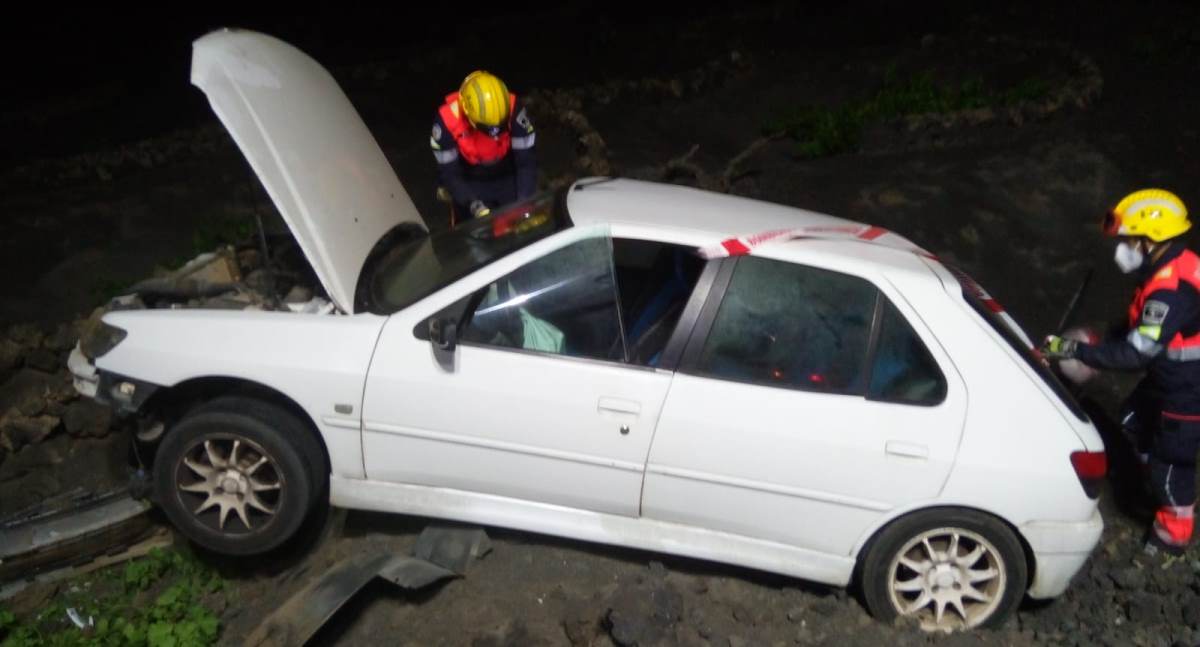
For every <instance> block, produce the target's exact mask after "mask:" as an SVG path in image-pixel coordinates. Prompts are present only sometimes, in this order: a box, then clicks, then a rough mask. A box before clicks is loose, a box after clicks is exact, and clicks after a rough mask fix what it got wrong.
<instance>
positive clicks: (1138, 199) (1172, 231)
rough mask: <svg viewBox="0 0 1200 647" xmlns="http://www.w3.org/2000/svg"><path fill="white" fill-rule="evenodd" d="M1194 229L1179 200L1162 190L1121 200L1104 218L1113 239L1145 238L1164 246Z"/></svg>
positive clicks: (1142, 193) (1138, 193)
mask: <svg viewBox="0 0 1200 647" xmlns="http://www.w3.org/2000/svg"><path fill="white" fill-rule="evenodd" d="M1191 228H1192V222H1191V221H1190V220H1188V217H1187V207H1185V206H1183V201H1182V200H1180V199H1179V196H1177V195H1175V194H1174V193H1171V192H1170V191H1164V190H1162V189H1142V190H1141V191H1134V192H1133V193H1130V194H1129V195H1127V196H1125V197H1124V198H1121V201H1120V202H1118V203H1117V206H1115V207H1113V210H1112V211H1110V212H1108V213H1107V214H1105V216H1104V233H1106V234H1108V235H1110V236H1145V237H1146V238H1149V239H1150V240H1152V241H1154V242H1156V243H1161V242H1162V241H1164V240H1167V239H1169V238H1174V237H1176V236H1179V235H1181V234H1183V233H1184V232H1186V231H1187V230H1189V229H1191Z"/></svg>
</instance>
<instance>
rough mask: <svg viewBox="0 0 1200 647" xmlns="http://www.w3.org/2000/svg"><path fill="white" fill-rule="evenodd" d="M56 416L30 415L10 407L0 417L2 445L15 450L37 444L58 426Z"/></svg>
mask: <svg viewBox="0 0 1200 647" xmlns="http://www.w3.org/2000/svg"><path fill="white" fill-rule="evenodd" d="M58 423H59V420H58V418H55V417H54V416H36V417H30V416H25V415H23V414H21V412H20V411H18V410H17V409H9V410H8V412H7V413H5V414H4V416H3V417H0V445H2V446H3V447H4V448H5V449H6V450H8V451H9V452H15V451H18V450H19V449H21V448H22V447H25V446H26V445H36V444H38V443H40V442H42V441H43V440H45V439H46V437H47V436H49V435H50V434H51V433H53V432H54V429H55V428H56V427H58Z"/></svg>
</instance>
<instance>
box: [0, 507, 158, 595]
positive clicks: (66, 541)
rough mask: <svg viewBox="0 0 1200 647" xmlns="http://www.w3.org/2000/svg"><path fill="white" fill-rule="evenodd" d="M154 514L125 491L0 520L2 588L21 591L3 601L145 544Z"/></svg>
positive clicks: (9, 592)
mask: <svg viewBox="0 0 1200 647" xmlns="http://www.w3.org/2000/svg"><path fill="white" fill-rule="evenodd" d="M149 509H150V504H149V503H147V502H145V501H137V500H134V499H133V498H131V497H129V495H128V494H126V492H125V491H124V489H121V490H115V491H112V492H107V493H104V494H99V495H96V494H89V493H87V492H85V491H83V490H82V489H76V490H72V491H71V492H68V493H66V494H63V495H59V496H56V497H52V498H50V499H48V500H46V501H44V502H42V503H40V504H38V505H37V506H34V507H33V508H30V509H27V510H23V511H21V512H19V513H17V514H14V515H12V516H10V517H7V518H5V519H2V520H0V584H5V583H16V584H17V585H18V586H11V585H8V586H4V588H2V589H0V599H3V598H4V597H7V596H8V595H12V594H13V593H15V592H16V591H17V590H20V589H21V588H24V586H23V585H21V584H22V582H24V581H25V580H30V579H32V578H34V577H35V576H37V575H39V574H42V573H46V572H49V571H53V570H56V569H61V568H64V567H68V566H71V565H74V564H80V563H83V562H86V561H88V560H89V558H91V557H94V556H101V555H106V554H111V553H112V552H113V549H114V548H119V547H121V546H129V545H132V544H134V543H136V542H138V541H141V540H142V539H144V538H145V537H146V536H147V535H148V534H149V532H150V530H151V529H152V524H151V522H150V520H149V519H148V518H147V517H146V514H145V513H146V511H147V510H149ZM110 563H111V562H110Z"/></svg>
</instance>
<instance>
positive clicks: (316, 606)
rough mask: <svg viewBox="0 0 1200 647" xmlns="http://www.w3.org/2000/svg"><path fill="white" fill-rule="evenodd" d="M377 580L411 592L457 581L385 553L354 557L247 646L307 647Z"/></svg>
mask: <svg viewBox="0 0 1200 647" xmlns="http://www.w3.org/2000/svg"><path fill="white" fill-rule="evenodd" d="M376 576H379V577H382V578H384V579H386V580H387V581H389V582H391V583H393V584H396V585H397V586H401V587H403V588H406V589H410V590H416V589H420V588H423V587H425V586H428V585H430V584H433V583H434V582H437V581H439V580H443V579H446V578H450V577H457V575H456V574H455V573H453V572H452V571H449V570H446V569H444V568H442V567H440V566H437V565H436V564H431V563H429V562H426V561H424V560H420V559H417V558H415V557H408V556H406V555H388V554H386V553H381V554H375V555H367V556H357V557H351V558H350V559H347V560H345V561H343V562H341V563H339V564H336V565H334V566H333V567H332V568H330V569H329V570H328V571H326V572H325V573H324V574H323V575H321V576H320V577H318V578H317V579H315V580H313V581H312V582H310V583H309V584H308V586H305V587H304V588H303V589H301V590H299V591H297V592H296V594H295V595H293V596H292V597H290V598H288V601H287V602H284V603H283V606H281V607H279V609H278V610H276V611H275V613H272V614H271V615H270V616H268V617H267V619H266V620H265V621H263V623H262V624H260V625H259V626H258V628H256V629H255V630H254V632H253V633H251V634H250V636H249V638H247V639H246V645H248V646H250V647H259V646H267V645H280V646H282V645H303V644H304V643H306V642H307V641H308V639H309V638H311V637H312V636H313V634H315V633H317V630H318V629H320V628H321V627H322V625H324V624H325V623H326V622H327V621H328V620H329V619H330V618H331V617H333V614H334V613H336V612H337V610H338V609H340V608H342V605H344V604H345V603H346V601H347V600H349V599H350V598H352V597H354V594H355V593H358V591H359V590H360V589H362V587H363V586H365V585H366V584H367V582H370V581H371V580H372V579H373V578H375V577H376Z"/></svg>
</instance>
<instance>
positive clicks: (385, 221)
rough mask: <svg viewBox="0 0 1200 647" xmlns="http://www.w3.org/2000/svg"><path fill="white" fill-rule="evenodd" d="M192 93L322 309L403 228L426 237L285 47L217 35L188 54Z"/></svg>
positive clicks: (382, 162) (346, 291)
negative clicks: (262, 198) (279, 224)
mask: <svg viewBox="0 0 1200 647" xmlns="http://www.w3.org/2000/svg"><path fill="white" fill-rule="evenodd" d="M192 83H193V84H194V85H195V86H196V87H198V88H200V89H201V90H203V91H204V94H205V95H207V96H208V100H209V103H211V104H212V108H213V111H214V112H216V113H217V117H218V118H220V120H221V122H222V123H223V124H225V128H226V129H227V130H228V131H229V133H230V134H231V135H232V136H233V139H234V141H235V142H237V145H238V147H239V148H240V149H241V150H242V153H243V154H244V155H245V156H246V159H247V160H249V161H250V166H251V167H252V168H253V169H254V172H255V173H256V174H258V179H259V180H260V181H262V183H263V186H265V187H266V189H267V193H268V194H269V195H270V196H271V200H272V201H274V203H275V207H276V208H277V209H279V213H280V214H281V215H282V216H283V218H284V220H285V221H287V224H288V226H289V227H290V228H291V230H292V234H293V235H295V237H296V240H297V242H299V244H300V247H301V249H303V250H304V254H305V256H307V257H308V261H309V262H310V263H311V264H312V267H313V270H315V271H316V274H317V277H318V278H319V279H320V280H321V283H322V285H324V287H325V290H326V291H327V292H328V293H329V297H330V299H332V300H333V302H334V303H335V304H337V306H338V307H339V308H340V309H341V310H342V311H343V312H353V311H354V290H355V286H356V284H357V282H358V275H359V272H361V271H362V267H363V263H364V262H365V261H366V258H367V255H368V254H369V253H370V251H371V249H372V247H373V246H374V245H375V243H376V242H377V241H378V240H379V239H380V237H381V236H382V235H383V234H384V233H386V232H387V231H389V230H391V229H392V228H393V227H395V226H396V225H398V224H401V223H413V224H416V225H417V226H419V227H421V228H422V229H424V228H425V226H424V222H423V221H422V220H421V216H420V214H418V213H417V208H416V206H414V205H413V202H412V200H411V199H410V198H409V196H408V193H406V192H405V191H404V187H403V186H401V184H400V181H399V180H398V179H397V178H396V173H395V171H393V170H392V167H391V165H390V164H388V161H387V159H386V158H385V157H384V155H383V151H382V150H380V148H379V144H378V143H377V142H376V141H375V138H374V137H373V136H372V135H371V133H370V131H368V130H367V127H366V125H365V124H363V122H362V118H361V117H359V115H358V112H357V111H356V110H355V109H354V106H352V105H350V101H349V99H347V98H346V95H345V93H344V92H342V89H341V88H340V87H338V84H337V82H336V81H334V80H333V77H332V76H331V75H330V74H329V72H328V71H326V70H325V68H323V67H321V66H320V65H319V64H318V63H317V62H316V61H314V60H313V59H311V58H309V57H308V56H307V55H306V54H304V53H303V52H301V51H300V50H298V49H296V48H294V47H292V46H291V45H288V44H287V43H285V42H283V41H281V40H278V39H275V38H272V37H270V36H267V35H265V34H259V33H256V32H252V31H243V30H232V29H223V30H220V31H215V32H212V33H210V34H207V35H206V36H204V37H202V38H200V39H198V40H197V41H196V42H195V43H193V44H192Z"/></svg>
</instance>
